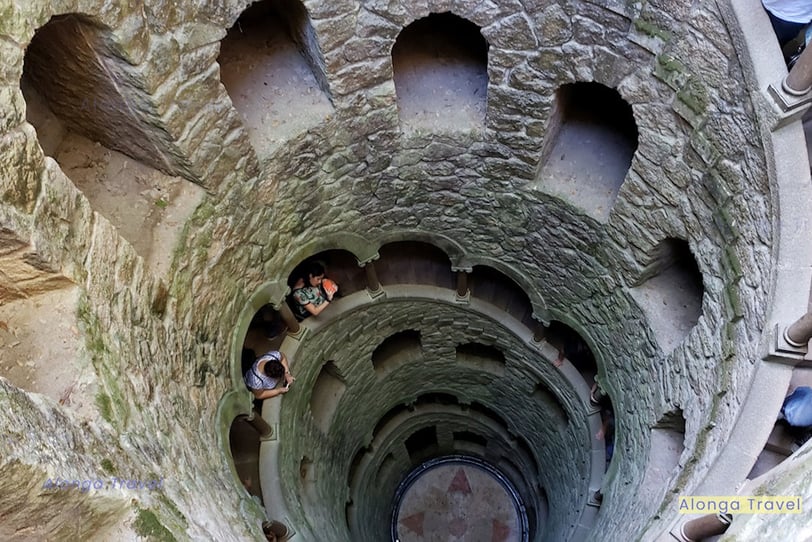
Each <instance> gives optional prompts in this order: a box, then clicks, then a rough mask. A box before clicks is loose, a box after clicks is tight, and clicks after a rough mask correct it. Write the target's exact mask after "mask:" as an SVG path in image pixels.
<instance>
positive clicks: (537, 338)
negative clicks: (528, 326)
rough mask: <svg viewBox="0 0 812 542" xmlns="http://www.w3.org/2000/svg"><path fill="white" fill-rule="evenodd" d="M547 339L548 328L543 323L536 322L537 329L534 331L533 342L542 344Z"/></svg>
mask: <svg viewBox="0 0 812 542" xmlns="http://www.w3.org/2000/svg"><path fill="white" fill-rule="evenodd" d="M545 337H547V326H545V325H544V323H543V322H536V327H535V329H533V342H534V343H540V342H542V341H544V338H545Z"/></svg>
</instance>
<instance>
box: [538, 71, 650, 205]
mask: <svg viewBox="0 0 812 542" xmlns="http://www.w3.org/2000/svg"><path fill="white" fill-rule="evenodd" d="M637 139H638V131H637V123H636V121H635V119H634V113H633V111H632V108H631V106H630V105H629V103H628V102H626V101H625V100H624V99H623V98H622V97H621V96H620V93H618V91H617V90H615V89H613V88H610V87H607V86H605V85H602V84H600V83H596V82H594V81H593V82H579V83H569V84H566V85H562V86H561V87H560V88H559V89H558V90H557V91H556V93H555V102H554V105H553V108H552V112H551V113H550V117H549V121H548V126H547V132H546V135H545V138H544V143H543V146H542V151H541V167H540V168H539V176H538V186H539V187H540V188H543V189H545V190H549V191H550V192H551V193H553V194H554V195H557V196H559V197H561V198H563V199H564V200H565V201H567V202H568V203H570V204H572V205H574V206H575V207H577V208H579V209H582V210H583V211H584V212H585V213H587V214H588V215H590V216H593V217H594V218H596V219H598V220H602V221H605V220H607V219H608V218H609V212H610V211H611V210H612V207H613V205H614V202H615V198H616V197H617V194H618V192H619V191H620V187H621V186H622V184H623V181H624V180H625V178H626V174H627V172H628V171H629V168H630V167H631V163H632V157H633V156H634V153H635V151H636V150H637Z"/></svg>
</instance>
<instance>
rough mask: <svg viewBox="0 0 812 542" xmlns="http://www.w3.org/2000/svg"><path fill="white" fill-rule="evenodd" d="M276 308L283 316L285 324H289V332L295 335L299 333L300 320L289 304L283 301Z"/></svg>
mask: <svg viewBox="0 0 812 542" xmlns="http://www.w3.org/2000/svg"><path fill="white" fill-rule="evenodd" d="M274 308H275V309H276V310H278V311H279V314H280V316H282V321H283V322H284V323H285V326H287V328H288V333H292V334H293V335H295V334H297V333H299V321H298V320H296V317H295V316H294V315H293V311H292V310H290V307H289V306H288V304H287V303H285V302H284V301H283V302H282V303H280V304H279V306H278V307H274Z"/></svg>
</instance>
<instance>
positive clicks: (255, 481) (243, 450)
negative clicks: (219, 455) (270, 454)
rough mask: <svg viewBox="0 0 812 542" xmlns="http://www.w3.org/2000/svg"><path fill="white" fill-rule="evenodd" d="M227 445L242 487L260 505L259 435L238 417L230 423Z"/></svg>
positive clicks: (242, 417) (244, 420)
mask: <svg viewBox="0 0 812 542" xmlns="http://www.w3.org/2000/svg"><path fill="white" fill-rule="evenodd" d="M228 444H229V447H230V449H231V459H232V461H233V462H234V468H235V469H236V471H237V475H238V476H239V478H240V481H241V482H242V485H243V487H244V488H245V490H246V491H247V492H248V493H249V494H250V495H251V497H252V498H254V499H256V500H257V501H258V502H259V503H260V504H262V487H261V486H260V480H259V445H260V439H259V433H257V430H256V429H254V428H253V427H252V426H251V424H249V423H248V422H247V421H246V417H245V416H238V417H237V418H235V419H234V421H233V422H232V423H231V428H230V429H229V432H228Z"/></svg>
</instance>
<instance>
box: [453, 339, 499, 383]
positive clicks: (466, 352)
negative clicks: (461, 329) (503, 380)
mask: <svg viewBox="0 0 812 542" xmlns="http://www.w3.org/2000/svg"><path fill="white" fill-rule="evenodd" d="M457 363H462V364H467V365H469V366H471V367H473V368H476V369H477V370H480V371H486V372H489V373H491V374H493V375H495V376H498V377H503V376H505V354H504V353H502V351H501V350H499V349H498V348H496V347H493V346H490V345H487V344H482V343H466V344H460V345H457Z"/></svg>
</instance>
